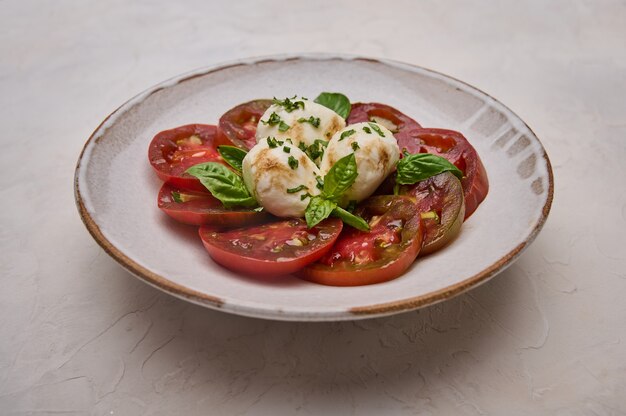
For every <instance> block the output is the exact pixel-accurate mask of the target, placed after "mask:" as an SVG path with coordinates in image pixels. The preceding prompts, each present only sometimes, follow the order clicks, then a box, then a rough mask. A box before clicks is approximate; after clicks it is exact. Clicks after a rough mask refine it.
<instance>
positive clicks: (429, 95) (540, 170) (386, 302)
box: [75, 55, 553, 321]
mask: <svg viewBox="0 0 626 416" xmlns="http://www.w3.org/2000/svg"><path fill="white" fill-rule="evenodd" d="M321 91H340V92H343V93H344V94H346V95H347V96H348V97H349V98H350V99H351V101H353V102H356V101H366V102H367V101H375V102H381V103H385V104H389V105H391V106H393V107H396V108H398V109H399V110H400V111H402V112H404V113H406V114H408V115H410V116H411V117H413V118H415V119H416V120H417V121H418V122H419V123H421V124H422V125H423V126H427V127H441V128H446V129H453V130H459V131H461V132H463V133H464V134H465V136H466V137H467V138H468V139H469V140H470V142H471V143H472V144H473V145H474V147H475V148H476V150H477V151H478V153H479V154H480V157H481V158H482V161H483V163H484V165H485V168H486V170H487V173H488V175H489V181H490V190H489V195H488V196H487V199H486V200H485V201H484V203H483V204H482V205H481V206H479V207H478V210H477V211H476V212H475V213H474V214H473V215H472V216H471V217H470V218H469V219H468V220H467V221H466V222H465V224H464V225H463V228H462V232H461V234H460V236H459V238H457V239H456V240H455V241H454V242H453V243H452V244H451V245H450V246H448V247H446V248H445V249H443V250H441V251H439V252H437V253H435V254H433V255H431V256H428V257H426V258H423V259H419V260H418V261H416V262H415V263H414V264H413V266H412V267H411V268H410V269H409V270H408V271H407V272H406V273H405V274H404V275H403V276H401V277H400V278H398V279H396V280H393V281H390V282H387V283H382V284H377V285H371V286H361V287H349V288H340V287H328V286H322V285H317V284H314V283H309V282H305V281H302V280H299V279H297V278H295V277H291V276H286V277H280V278H272V279H254V278H251V277H246V276H242V275H238V274H237V273H233V272H230V271H229V270H226V269H224V268H222V267H220V266H219V265H217V264H215V263H214V262H213V261H212V260H211V258H210V257H209V256H208V254H207V253H206V252H205V250H204V248H203V246H202V244H201V242H200V240H199V238H198V235H197V230H196V228H195V227H188V226H184V225H180V224H177V223H175V222H173V221H172V220H170V219H169V218H168V217H166V216H165V215H164V214H163V213H162V212H161V211H160V210H159V209H158V208H157V206H156V199H157V193H158V190H159V188H160V186H161V183H160V182H159V180H158V179H157V178H156V176H155V175H154V173H153V171H152V170H151V167H150V165H149V163H148V158H147V152H148V144H149V143H150V140H151V139H152V137H153V136H154V135H155V134H156V133H157V132H159V131H161V130H165V129H169V128H172V127H175V126H179V125H182V124H188V123H207V124H215V123H217V120H218V118H219V117H220V115H221V114H222V113H224V112H225V111H226V110H228V109H230V108H231V107H233V106H235V105H237V104H240V103H242V102H245V101H249V100H251V99H256V98H266V97H270V98H271V97H273V96H276V97H286V96H292V95H294V94H299V95H304V96H308V97H315V96H316V95H317V94H318V93H319V92H321ZM552 190H553V182H552V172H551V169H550V163H549V160H548V157H547V155H546V153H545V150H544V149H543V147H542V145H541V143H540V142H539V140H538V139H537V137H536V136H535V135H534V134H533V132H532V131H531V130H530V129H529V128H528V126H526V124H525V123H524V122H523V121H522V120H520V118H519V117H517V116H516V115H515V114H513V112H511V111H510V110H509V109H508V108H507V107H505V106H504V105H502V104H500V103H499V102H498V101H496V100H495V99H493V98H492V97H490V96H488V95H487V94H485V93H483V92H481V91H479V90H477V89H476V88H474V87H471V86H469V85H467V84H465V83H463V82H460V81H458V80H455V79H453V78H450V77H448V76H445V75H442V74H439V73H437V72H433V71H430V70H427V69H424V68H420V67H417V66H412V65H407V64H401V63H397V62H391V61H384V60H375V59H366V58H359V57H352V56H328V55H300V56H280V57H269V58H262V59H247V60H241V61H237V62H232V63H229V64H224V65H220V66H215V67H210V68H204V69H201V70H197V71H194V72H192V73H189V74H185V75H182V76H179V77H176V78H174V79H172V80H169V81H166V82H164V83H162V84H159V85H157V86H155V87H153V88H151V89H149V90H148V91H146V92H144V93H142V94H140V95H139V96H137V97H135V98H133V99H131V100H130V101H128V102H127V103H125V104H124V105H122V106H121V107H120V108H119V109H117V110H116V111H115V112H114V113H113V114H111V115H110V116H109V117H107V119H106V120H105V121H104V122H103V123H102V124H101V125H100V127H98V129H97V130H96V131H95V132H94V133H93V134H92V136H91V137H90V138H89V140H88V141H87V143H86V145H85V148H84V149H83V152H82V154H81V156H80V159H79V161H78V165H77V168H76V178H75V192H76V201H77V205H78V209H79V211H80V215H81V217H82V219H83V221H84V223H85V225H86V226H87V228H88V229H89V232H90V233H91V234H92V236H93V237H94V238H95V239H96V241H97V242H98V243H99V244H100V245H101V246H102V247H103V248H104V250H106V252H107V253H109V254H110V255H111V256H112V257H113V258H114V259H115V260H117V261H118V262H119V263H120V264H121V265H122V266H124V267H125V268H126V269H127V270H128V271H130V272H131V273H133V274H134V275H136V276H138V277H139V278H141V279H143V280H145V281H146V282H148V283H150V284H151V285H153V286H156V287H158V288H159V289H162V290H164V291H166V292H168V293H171V294H173V295H175V296H178V297H180V298H182V299H185V300H188V301H191V302H194V303H197V304H200V305H204V306H207V307H210V308H215V309H219V310H222V311H225V312H232V313H236V314H241V315H248V316H255V317H263V318H270V319H281V320H301V321H323V320H345V319H358V318H366V317H373V316H381V315H388V314H393V313H397V312H401V311H407V310H411V309H416V308H419V307H422V306H426V305H429V304H432V303H435V302H439V301H442V300H444V299H448V298H450V297H453V296H455V295H458V294H459V293H462V292H464V291H466V290H468V289H470V288H473V287H475V286H477V285H479V284H481V283H484V282H485V281H487V280H488V279H489V278H491V277H493V276H494V275H495V274H497V273H498V272H500V271H502V270H503V269H504V268H505V267H507V266H508V265H510V264H511V262H513V261H514V260H515V259H516V258H517V256H519V255H520V253H521V252H522V251H523V250H524V249H525V248H526V247H527V246H528V244H529V243H531V242H532V240H533V239H534V238H535V236H536V235H537V233H538V232H539V230H540V229H541V227H542V225H543V223H544V222H545V219H546V216H547V215H548V211H549V209H550V204H551V201H552Z"/></svg>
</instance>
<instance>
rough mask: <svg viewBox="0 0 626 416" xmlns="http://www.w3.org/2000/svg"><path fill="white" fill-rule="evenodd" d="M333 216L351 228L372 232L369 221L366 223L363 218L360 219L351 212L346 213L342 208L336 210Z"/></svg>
mask: <svg viewBox="0 0 626 416" xmlns="http://www.w3.org/2000/svg"><path fill="white" fill-rule="evenodd" d="M333 215H334V216H335V217H337V218H340V219H341V221H343V222H345V223H346V224H348V225H349V226H351V227H354V228H356V229H357V230H360V231H368V232H369V230H370V226H369V224H368V223H367V221H365V220H364V219H363V218H361V217H359V216H358V215H354V214H352V213H350V212H349V211H346V210H345V209H343V208H341V207H337V208H335V209H334V210H333Z"/></svg>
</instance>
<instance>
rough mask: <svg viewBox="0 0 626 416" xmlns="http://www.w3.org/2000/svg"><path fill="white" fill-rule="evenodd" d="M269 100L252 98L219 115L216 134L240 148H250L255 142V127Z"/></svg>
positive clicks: (269, 103)
mask: <svg viewBox="0 0 626 416" xmlns="http://www.w3.org/2000/svg"><path fill="white" fill-rule="evenodd" d="M270 105H272V101H271V100H254V101H249V102H247V103H243V104H240V105H238V106H237V107H234V108H231V109H230V110H228V111H227V112H226V113H224V115H223V116H222V117H220V121H219V124H218V125H219V128H218V134H219V135H220V137H222V138H223V139H226V140H229V141H231V142H232V143H234V144H235V146H237V147H240V148H242V149H247V150H249V149H252V147H253V146H254V145H255V144H256V137H255V134H256V127H257V124H259V120H260V119H261V117H262V116H263V113H265V110H267V109H268V108H269V106H270Z"/></svg>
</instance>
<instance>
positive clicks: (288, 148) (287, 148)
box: [283, 146, 291, 153]
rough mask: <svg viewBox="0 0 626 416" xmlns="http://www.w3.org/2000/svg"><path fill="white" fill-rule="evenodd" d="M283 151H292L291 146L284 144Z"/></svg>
mask: <svg viewBox="0 0 626 416" xmlns="http://www.w3.org/2000/svg"><path fill="white" fill-rule="evenodd" d="M283 152H285V153H291V147H289V146H283Z"/></svg>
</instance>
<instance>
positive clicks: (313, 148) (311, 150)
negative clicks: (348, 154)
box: [304, 139, 328, 163]
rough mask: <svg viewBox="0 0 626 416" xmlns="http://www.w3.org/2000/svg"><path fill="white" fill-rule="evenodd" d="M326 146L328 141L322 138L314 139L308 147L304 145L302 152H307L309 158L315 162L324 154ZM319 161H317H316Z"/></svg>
mask: <svg viewBox="0 0 626 416" xmlns="http://www.w3.org/2000/svg"><path fill="white" fill-rule="evenodd" d="M326 146H328V142H327V141H326V140H322V139H315V141H314V142H313V144H311V145H310V146H309V147H306V145H305V146H304V153H306V154H307V156H308V157H309V159H311V160H312V161H313V162H316V161H317V160H318V159H320V160H321V159H322V156H324V150H326ZM318 163H319V162H318Z"/></svg>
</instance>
